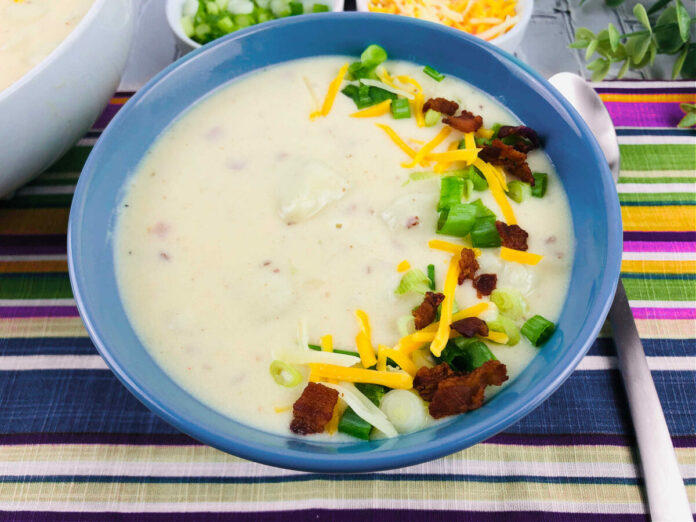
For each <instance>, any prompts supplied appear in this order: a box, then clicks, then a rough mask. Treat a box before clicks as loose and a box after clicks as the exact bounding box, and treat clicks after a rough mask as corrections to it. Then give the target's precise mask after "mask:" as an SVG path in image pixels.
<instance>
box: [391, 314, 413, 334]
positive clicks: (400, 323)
mask: <svg viewBox="0 0 696 522" xmlns="http://www.w3.org/2000/svg"><path fill="white" fill-rule="evenodd" d="M396 329H397V331H398V332H399V335H400V336H401V337H405V336H407V335H408V334H410V333H412V332H413V330H414V329H415V328H413V316H412V315H411V314H408V315H402V316H401V317H399V318H398V319H397V320H396Z"/></svg>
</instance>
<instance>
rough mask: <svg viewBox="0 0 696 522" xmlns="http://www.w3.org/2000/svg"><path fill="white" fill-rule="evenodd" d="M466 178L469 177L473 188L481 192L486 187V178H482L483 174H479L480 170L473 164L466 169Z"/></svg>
mask: <svg viewBox="0 0 696 522" xmlns="http://www.w3.org/2000/svg"><path fill="white" fill-rule="evenodd" d="M466 178H467V179H470V180H471V182H472V183H473V184H474V190H478V191H479V192H482V191H484V190H486V189H487V188H488V182H487V181H486V178H484V177H483V174H481V172H480V171H479V170H478V169H477V168H476V167H474V166H473V165H472V166H470V167H469V170H467V172H466Z"/></svg>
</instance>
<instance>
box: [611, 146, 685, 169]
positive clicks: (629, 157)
mask: <svg viewBox="0 0 696 522" xmlns="http://www.w3.org/2000/svg"><path fill="white" fill-rule="evenodd" d="M619 148H620V149H621V168H623V169H625V170H693V169H696V145H674V144H668V145H665V144H660V145H654V144H651V145H620V146H619Z"/></svg>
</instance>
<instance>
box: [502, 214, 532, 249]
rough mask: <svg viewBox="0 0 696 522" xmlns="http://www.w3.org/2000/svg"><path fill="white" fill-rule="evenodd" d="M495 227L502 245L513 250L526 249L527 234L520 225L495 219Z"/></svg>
mask: <svg viewBox="0 0 696 522" xmlns="http://www.w3.org/2000/svg"><path fill="white" fill-rule="evenodd" d="M495 228H497V229H498V234H499V235H500V240H501V241H502V243H503V246H504V247H507V248H513V249H515V250H527V248H528V247H527V238H528V237H529V234H527V232H526V231H525V230H524V229H523V228H522V227H520V226H518V225H508V224H506V223H503V222H502V221H496V222H495Z"/></svg>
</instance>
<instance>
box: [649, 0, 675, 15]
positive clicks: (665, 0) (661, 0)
mask: <svg viewBox="0 0 696 522" xmlns="http://www.w3.org/2000/svg"><path fill="white" fill-rule="evenodd" d="M671 1H672V0H657V2H655V3H654V4H653V5H651V6H650V7H649V8H648V16H650V15H652V14H655V13H657V12H658V11H659V10H660V9H662V8H663V7H664V6H666V5H667V4H669V3H670V2H671Z"/></svg>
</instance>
